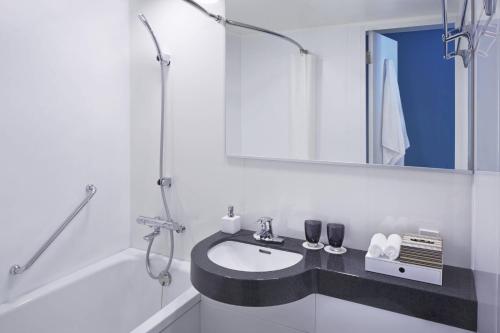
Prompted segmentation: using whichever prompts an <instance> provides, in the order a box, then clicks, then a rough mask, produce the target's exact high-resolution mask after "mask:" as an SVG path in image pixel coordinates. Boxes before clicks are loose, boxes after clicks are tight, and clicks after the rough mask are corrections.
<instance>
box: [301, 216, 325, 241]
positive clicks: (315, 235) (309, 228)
mask: <svg viewBox="0 0 500 333" xmlns="http://www.w3.org/2000/svg"><path fill="white" fill-rule="evenodd" d="M304 230H305V232H306V240H307V242H308V243H309V245H311V246H313V247H314V246H318V243H319V238H320V237H321V221H317V220H306V221H305V222H304Z"/></svg>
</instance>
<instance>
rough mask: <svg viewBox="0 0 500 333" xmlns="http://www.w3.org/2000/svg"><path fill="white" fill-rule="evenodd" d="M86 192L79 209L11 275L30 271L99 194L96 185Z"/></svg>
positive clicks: (12, 268)
mask: <svg viewBox="0 0 500 333" xmlns="http://www.w3.org/2000/svg"><path fill="white" fill-rule="evenodd" d="M85 190H86V192H87V196H86V197H85V199H83V201H82V202H81V203H80V204H79V205H78V207H76V208H75V210H74V211H73V212H72V213H71V214H70V215H69V216H68V217H67V218H66V219H65V220H64V221H63V223H62V224H61V225H60V226H59V228H57V230H56V231H55V232H54V233H53V234H52V236H50V238H49V239H48V240H47V241H46V242H45V243H44V244H43V245H42V246H41V247H40V249H39V250H38V251H37V252H36V253H35V254H34V255H33V256H32V257H31V258H30V260H28V262H27V263H26V264H25V265H23V266H19V265H13V266H12V267H11V268H10V270H9V273H10V274H11V275H17V274H21V273H24V272H25V271H26V270H28V269H29V268H30V267H31V266H32V265H33V264H34V263H35V262H36V261H37V260H38V258H39V257H40V256H41V255H42V254H43V253H44V252H45V250H47V248H48V247H49V246H50V245H51V244H52V243H53V242H54V241H55V240H56V238H57V237H58V236H59V235H60V234H61V232H63V230H64V229H65V228H66V227H67V226H68V224H70V223H71V221H73V219H74V218H75V217H76V216H77V215H78V214H79V213H80V211H81V210H82V209H83V208H84V207H85V206H86V205H87V204H88V203H89V201H90V199H92V197H93V196H94V194H95V193H96V192H97V188H96V187H95V186H94V185H87V186H86V187H85Z"/></svg>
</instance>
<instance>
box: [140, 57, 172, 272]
mask: <svg viewBox="0 0 500 333" xmlns="http://www.w3.org/2000/svg"><path fill="white" fill-rule="evenodd" d="M158 61H159V63H160V72H161V121H160V163H159V164H160V165H159V176H160V178H159V179H160V182H159V186H160V191H161V198H162V202H163V209H164V211H165V217H166V219H167V221H168V222H171V221H172V216H171V215H170V210H169V208H168V202H167V195H166V193H165V187H164V185H163V184H161V180H162V179H163V177H164V175H163V160H164V147H163V143H164V140H165V89H166V84H165V81H166V73H165V67H168V65H169V64H165V63H164V62H163V60H161V59H158ZM169 232H170V254H169V258H168V263H167V266H166V267H165V269H164V270H163V271H161V272H160V273H159V274H158V275H154V274H153V272H152V270H151V262H150V259H149V256H150V253H151V247H152V246H153V242H154V240H155V238H156V235H155V234H154V233H153V235H152V236H151V237H149V244H148V249H147V251H146V270H147V272H148V275H149V276H150V277H151V278H152V279H155V280H159V279H160V278H165V277H167V280H169V279H170V273H169V271H170V266H171V265H172V260H173V257H174V231H173V230H169Z"/></svg>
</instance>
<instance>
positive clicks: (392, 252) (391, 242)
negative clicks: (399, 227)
mask: <svg viewBox="0 0 500 333" xmlns="http://www.w3.org/2000/svg"><path fill="white" fill-rule="evenodd" d="M402 241H403V240H402V239H401V236H399V235H397V234H392V235H390V236H389V237H388V238H387V245H386V247H385V249H384V254H385V256H386V257H387V258H389V259H390V260H395V259H397V258H398V257H399V250H400V249H401V242H402Z"/></svg>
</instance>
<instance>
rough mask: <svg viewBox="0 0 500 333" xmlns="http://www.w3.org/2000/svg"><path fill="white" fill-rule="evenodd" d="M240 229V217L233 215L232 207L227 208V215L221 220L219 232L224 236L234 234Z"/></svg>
mask: <svg viewBox="0 0 500 333" xmlns="http://www.w3.org/2000/svg"><path fill="white" fill-rule="evenodd" d="M240 229H241V222H240V217H239V216H236V215H234V207H233V206H229V207H228V209H227V215H226V216H224V217H223V218H222V228H221V231H222V232H224V233H226V234H235V233H237V232H238V231H240Z"/></svg>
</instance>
